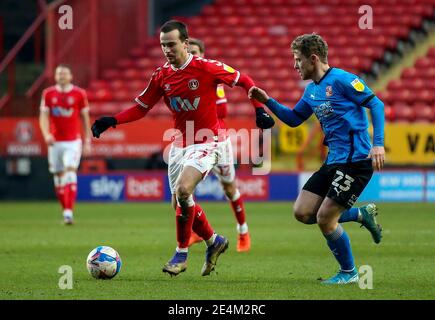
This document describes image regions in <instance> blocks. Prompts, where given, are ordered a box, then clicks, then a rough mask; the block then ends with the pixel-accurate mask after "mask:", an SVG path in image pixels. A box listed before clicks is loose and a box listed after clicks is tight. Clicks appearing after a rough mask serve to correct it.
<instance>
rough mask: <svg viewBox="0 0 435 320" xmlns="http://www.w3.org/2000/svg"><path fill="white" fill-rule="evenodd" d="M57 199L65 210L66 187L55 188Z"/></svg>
mask: <svg viewBox="0 0 435 320" xmlns="http://www.w3.org/2000/svg"><path fill="white" fill-rule="evenodd" d="M54 189H55V191H56V197H57V200H59V202H60V205H61V206H62V209H64V210H65V187H63V186H62V187H55V188H54Z"/></svg>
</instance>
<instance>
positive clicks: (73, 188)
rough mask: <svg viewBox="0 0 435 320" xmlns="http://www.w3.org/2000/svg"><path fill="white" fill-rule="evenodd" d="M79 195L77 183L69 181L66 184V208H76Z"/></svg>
mask: <svg viewBox="0 0 435 320" xmlns="http://www.w3.org/2000/svg"><path fill="white" fill-rule="evenodd" d="M76 196H77V183H69V184H67V185H66V186H65V198H66V201H65V209H70V210H74V204H75V202H76Z"/></svg>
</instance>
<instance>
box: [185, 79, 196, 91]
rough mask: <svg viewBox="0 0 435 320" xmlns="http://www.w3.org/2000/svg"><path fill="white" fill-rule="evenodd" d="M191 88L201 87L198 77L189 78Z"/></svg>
mask: <svg viewBox="0 0 435 320" xmlns="http://www.w3.org/2000/svg"><path fill="white" fill-rule="evenodd" d="M187 86H188V87H189V89H190V90H196V89H198V88H199V81H198V80H196V79H192V80H189V83H188V84H187Z"/></svg>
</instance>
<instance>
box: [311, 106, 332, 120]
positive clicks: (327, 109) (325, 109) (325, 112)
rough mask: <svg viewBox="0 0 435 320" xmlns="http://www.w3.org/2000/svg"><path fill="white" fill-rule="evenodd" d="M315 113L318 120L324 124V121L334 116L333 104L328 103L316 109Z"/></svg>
mask: <svg viewBox="0 0 435 320" xmlns="http://www.w3.org/2000/svg"><path fill="white" fill-rule="evenodd" d="M314 113H315V114H316V117H317V119H319V121H320V122H322V121H323V120H325V119H326V118H328V117H330V116H331V115H332V114H334V108H333V107H332V105H331V102H329V101H327V102H325V103H322V104H321V105H319V106H317V107H315V108H314Z"/></svg>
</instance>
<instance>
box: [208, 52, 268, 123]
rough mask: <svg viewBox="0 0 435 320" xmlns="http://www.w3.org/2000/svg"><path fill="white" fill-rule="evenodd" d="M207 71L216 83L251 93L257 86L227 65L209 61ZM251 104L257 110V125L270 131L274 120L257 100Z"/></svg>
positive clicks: (247, 77)
mask: <svg viewBox="0 0 435 320" xmlns="http://www.w3.org/2000/svg"><path fill="white" fill-rule="evenodd" d="M204 66H205V70H206V71H208V72H209V73H210V74H211V75H212V77H213V78H214V80H215V83H217V84H219V83H224V84H226V85H228V86H230V87H234V86H235V85H236V86H239V87H242V88H244V89H245V90H246V92H249V89H250V88H251V87H253V86H255V83H254V81H253V80H252V79H251V78H250V77H249V76H248V75H245V74H242V73H240V72H239V71H237V70H235V69H233V68H231V67H230V66H227V65H226V64H224V63H222V62H219V61H215V60H208V62H206V63H205V64H204ZM251 103H252V104H253V106H254V108H255V116H256V124H257V127H259V128H261V129H269V128H271V127H273V126H274V124H275V121H274V120H273V118H272V117H271V116H270V115H269V114H268V113H267V112H266V111H265V110H264V108H263V106H262V105H261V104H260V103H258V102H257V101H255V100H252V99H251Z"/></svg>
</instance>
